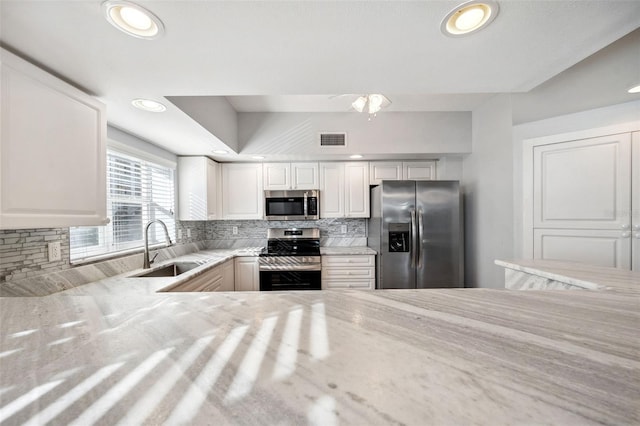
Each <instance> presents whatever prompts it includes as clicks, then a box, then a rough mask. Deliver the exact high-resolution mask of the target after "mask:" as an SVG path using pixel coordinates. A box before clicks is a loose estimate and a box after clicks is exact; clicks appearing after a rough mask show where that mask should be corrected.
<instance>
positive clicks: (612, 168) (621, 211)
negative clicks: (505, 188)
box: [533, 133, 631, 230]
mask: <svg viewBox="0 0 640 426" xmlns="http://www.w3.org/2000/svg"><path fill="white" fill-rule="evenodd" d="M630 168H631V135H630V134H629V133H626V134H620V135H611V136H604V137H599V138H591V139H584V140H578V141H571V142H563V143H557V144H551V145H544V146H538V147H536V148H535V149H534V171H533V173H534V194H533V196H534V205H535V211H534V227H535V228H568V229H611V230H622V229H623V228H624V226H628V225H629V211H630V210H631V180H630V179H629V176H630Z"/></svg>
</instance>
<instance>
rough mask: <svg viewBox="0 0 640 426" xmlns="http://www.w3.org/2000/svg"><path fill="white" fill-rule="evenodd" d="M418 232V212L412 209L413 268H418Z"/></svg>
mask: <svg viewBox="0 0 640 426" xmlns="http://www.w3.org/2000/svg"><path fill="white" fill-rule="evenodd" d="M417 230H418V227H417V226H416V210H415V209H411V268H415V267H416V251H417V250H418V247H417V245H418V244H417V242H418V238H417V235H416V233H417Z"/></svg>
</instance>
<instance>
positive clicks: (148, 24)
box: [102, 0, 164, 40]
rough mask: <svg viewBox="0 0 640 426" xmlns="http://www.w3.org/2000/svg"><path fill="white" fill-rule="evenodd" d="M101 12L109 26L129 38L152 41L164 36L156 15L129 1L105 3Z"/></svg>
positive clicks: (109, 1) (119, 0) (121, 0)
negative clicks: (127, 35)
mask: <svg viewBox="0 0 640 426" xmlns="http://www.w3.org/2000/svg"><path fill="white" fill-rule="evenodd" d="M102 11H103V12H104V15H105V17H106V18H107V21H109V23H110V24H111V25H113V26H114V27H116V28H117V29H119V30H120V31H122V32H125V33H127V34H129V35H130V36H133V37H138V38H143V39H145V40H153V39H154V38H158V37H160V36H161V35H162V34H164V25H162V21H161V20H160V19H159V18H158V17H157V16H156V15H154V14H153V13H151V12H149V11H148V10H147V9H145V8H143V7H142V6H138V5H137V4H135V3H131V2H130V1H124V0H108V1H105V2H104V3H102Z"/></svg>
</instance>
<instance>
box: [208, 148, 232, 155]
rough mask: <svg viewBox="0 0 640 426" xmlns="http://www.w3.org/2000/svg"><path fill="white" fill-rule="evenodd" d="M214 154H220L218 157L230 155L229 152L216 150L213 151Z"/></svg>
mask: <svg viewBox="0 0 640 426" xmlns="http://www.w3.org/2000/svg"><path fill="white" fill-rule="evenodd" d="M211 152H213V153H214V154H218V155H227V154H228V153H229V151H227V150H224V149H214V150H213V151H211Z"/></svg>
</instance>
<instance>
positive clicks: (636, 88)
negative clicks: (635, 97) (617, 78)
mask: <svg viewBox="0 0 640 426" xmlns="http://www.w3.org/2000/svg"><path fill="white" fill-rule="evenodd" d="M627 92H629V93H640V84H638V85H637V86H633V87H632V88H631V89H629V90H627Z"/></svg>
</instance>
